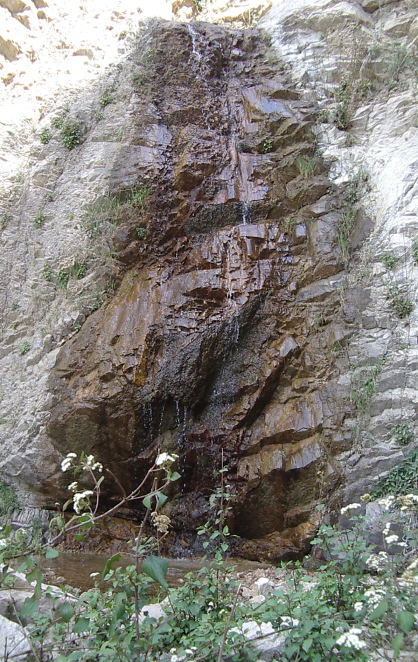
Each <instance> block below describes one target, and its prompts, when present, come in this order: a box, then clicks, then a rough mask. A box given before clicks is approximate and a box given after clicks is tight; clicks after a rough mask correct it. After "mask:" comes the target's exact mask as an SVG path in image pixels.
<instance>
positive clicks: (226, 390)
mask: <svg viewBox="0 0 418 662" xmlns="http://www.w3.org/2000/svg"><path fill="white" fill-rule="evenodd" d="M138 48H139V50H138V53H139V55H140V57H139V55H138V62H139V64H138V71H139V73H140V74H141V75H142V73H143V70H145V71H146V76H147V81H148V82H147V86H145V85H144V89H143V92H142V96H141V103H142V106H141V105H139V106H138V109H137V110H136V111H135V112H136V113H137V119H136V129H135V131H133V132H132V135H131V136H130V138H129V140H130V141H131V144H130V145H129V146H124V148H123V154H125V158H122V156H121V159H120V165H118V166H117V167H115V173H114V181H115V193H118V194H120V195H121V200H122V198H123V196H122V194H121V191H120V190H119V189H118V182H119V181H122V180H123V173H124V172H125V169H126V168H127V167H129V168H130V169H131V170H132V169H134V170H135V172H136V173H137V181H139V182H143V181H146V182H147V184H148V182H149V184H150V188H151V187H152V191H153V193H152V196H151V197H150V198H149V199H148V200H147V204H146V208H144V210H138V209H137V210H135V209H134V211H132V210H131V212H129V210H128V205H125V206H123V205H122V210H121V211H120V219H119V220H120V223H121V224H120V226H119V227H118V229H117V230H115V231H114V233H113V249H114V250H115V251H116V252H118V254H119V262H118V270H119V271H118V279H119V280H118V283H119V282H120V286H119V287H118V288H117V290H116V292H115V294H114V296H113V297H112V298H111V300H110V301H109V303H108V304H107V306H103V307H102V308H101V309H100V310H98V311H96V312H95V313H94V314H93V315H91V316H90V317H89V318H88V319H87V321H86V322H85V324H84V325H83V327H82V328H81V329H80V331H79V332H78V333H77V335H75V336H74V337H73V338H72V339H71V340H69V341H68V342H67V343H65V344H64V346H63V347H62V349H61V351H60V354H59V356H58V360H57V364H56V368H55V372H54V376H53V378H52V379H51V387H52V388H53V391H54V393H55V394H56V396H57V397H56V399H55V405H54V406H53V407H52V410H51V418H50V422H49V424H48V434H49V436H50V439H51V442H52V444H53V445H54V446H55V448H56V449H57V450H59V451H60V453H62V454H66V453H67V452H69V451H74V452H80V451H81V450H84V451H85V452H86V453H87V452H88V453H90V452H91V453H93V454H94V455H95V456H96V457H97V459H99V460H100V461H101V462H103V463H104V464H106V465H107V466H109V468H110V469H111V470H112V471H113V472H114V474H115V475H116V476H117V478H118V480H119V481H120V482H122V483H123V484H124V486H125V489H129V488H130V487H132V486H134V485H135V484H136V483H137V481H138V480H140V478H141V476H142V475H143V474H144V472H145V471H146V470H147V468H148V467H149V466H150V464H151V463H152V461H153V458H154V457H155V455H156V453H157V450H158V449H171V450H173V451H175V452H177V453H178V454H179V456H180V457H179V460H178V469H179V472H180V474H181V479H180V481H179V482H178V483H176V484H175V485H174V486H173V493H172V495H171V496H172V501H171V503H170V505H169V506H167V508H169V509H170V516H171V518H172V522H173V529H172V532H171V534H170V540H171V542H170V545H172V547H171V549H172V550H175V549H176V548H175V544H176V543H175V541H176V540H177V539H180V538H181V540H183V541H186V543H185V544H186V545H189V546H190V549H194V548H195V545H196V541H195V530H196V527H197V526H198V525H199V524H204V523H205V521H206V520H207V518H208V517H210V509H209V505H208V497H209V495H210V494H211V492H212V491H213V489H214V487H215V486H216V480H215V478H214V471H218V470H219V469H220V466H221V449H223V452H224V458H225V462H226V463H227V464H228V465H229V474H228V481H229V482H230V484H231V486H232V490H233V493H234V502H233V510H232V512H231V515H230V525H231V528H232V530H233V531H234V532H236V533H238V534H240V535H241V536H243V537H244V538H246V539H248V540H247V541H246V542H243V543H242V546H241V547H240V550H241V553H242V554H243V555H244V556H248V557H249V558H250V557H251V558H263V559H267V558H268V559H270V560H278V559H281V558H290V557H292V556H293V557H294V556H298V555H300V553H301V552H302V551H303V550H305V549H306V545H307V541H308V540H309V539H310V538H311V537H312V536H313V535H314V533H313V531H314V528H315V520H314V519H312V509H313V507H314V505H315V503H316V501H317V500H318V499H319V498H320V496H321V489H322V487H321V486H322V482H321V480H320V478H319V476H322V475H324V472H325V468H324V467H325V465H326V453H325V451H324V443H323V439H322V435H325V437H326V435H327V434H328V432H327V430H328V429H329V428H330V426H332V425H337V424H338V422H339V421H340V418H341V415H342V413H341V409H339V410H338V411H337V412H336V413H335V415H334V412H333V411H331V412H330V411H329V407H328V404H327V400H328V399H330V398H331V395H330V391H327V390H326V389H324V388H323V384H322V381H321V380H322V373H321V370H322V369H326V366H327V365H328V364H329V358H327V351H328V348H329V344H330V343H331V344H332V343H334V342H335V340H337V339H344V337H345V336H346V332H345V331H344V329H343V324H342V321H341V320H340V322H341V323H340V324H339V325H337V326H338V328H337V326H336V327H335V329H334V330H333V324H330V320H331V315H330V314H328V313H327V311H332V312H333V314H334V313H335V311H336V309H337V304H336V297H335V282H334V281H335V278H334V281H332V280H331V278H330V274H335V273H337V272H338V271H339V270H341V269H342V261H341V256H340V252H339V250H338V249H337V240H336V223H337V220H338V215H337V213H336V212H335V213H334V212H333V213H331V212H329V209H330V208H331V207H332V208H335V209H336V208H338V201H337V199H336V198H337V196H336V195H334V194H333V193H332V192H331V193H330V192H329V182H328V180H327V177H326V173H325V170H324V167H323V165H322V164H321V163H319V162H318V164H317V169H316V170H315V174H314V176H312V177H311V178H309V177H307V178H304V177H302V176H301V175H300V173H299V172H298V168H297V165H296V163H297V157H298V155H309V154H311V153H312V149H313V148H312V141H311V139H312V136H310V133H309V122H308V121H306V119H307V118H308V117H309V109H307V108H306V107H304V106H303V105H302V104H301V103H300V102H299V101H298V95H297V93H296V92H295V91H294V90H292V88H291V86H290V84H289V81H288V80H287V79H286V78H285V77H284V75H283V74H280V73H278V72H277V70H275V69H274V68H271V69H270V70H269V71H268V72H267V70H266V67H265V65H264V64H262V59H263V57H264V52H265V48H266V47H265V45H264V44H263V42H262V41H261V39H260V34H259V32H258V31H257V30H255V29H250V30H246V31H239V30H236V31H233V30H224V29H223V28H221V27H219V26H211V25H208V24H197V23H196V24H194V25H193V26H192V27H190V26H189V27H188V26H187V25H181V24H179V23H174V24H173V23H156V24H154V25H153V26H152V27H151V28H150V29H149V31H148V32H147V34H146V48H145V46H144V47H143V48H142V46H141V45H140V46H139V47H138ZM141 49H142V50H141ZM147 49H148V50H147ZM232 51H234V56H233V57H230V54H231V53H232ZM144 52H145V53H146V54H147V56H146V58H145V64H144ZM244 56H245V58H246V63H247V66H246V68H245V69H243V68H242V66H241V65H242V58H243V57H244ZM262 56H263V57H262ZM268 136H271V141H272V143H271V146H270V143H267V146H268V149H271V150H272V151H271V153H264V152H262V151H261V153H260V150H259V146H260V145H263V143H264V141H265V140H266V139H267V137H268ZM241 143H243V144H245V145H249V146H250V147H249V148H248V149H249V150H250V151H248V152H247V151H243V150H242V148H240V145H241ZM264 144H266V143H264ZM133 146H135V147H133ZM257 146H258V147H257ZM151 172H152V173H153V174H152V177H153V178H151V174H150V173H151ZM286 191H287V193H286ZM326 193H327V195H326V196H325V198H324V197H323V196H324V195H325V194H326ZM333 196H334V198H335V200H334V198H333ZM309 206H310V207H309ZM118 213H119V212H118ZM292 215H295V216H296V215H297V216H298V218H299V221H298V223H297V224H296V229H295V228H293V230H292V229H289V227H288V226H287V225H286V222H285V217H289V216H290V217H292ZM137 227H144V228H146V235H145V236H144V237H143V238H142V239H139V238H138V234H137ZM127 268H129V271H126V269H127ZM324 279H325V280H324ZM301 286H302V287H301ZM319 306H320V308H319ZM318 316H319V317H318ZM317 317H318V319H320V320H321V323H320V324H319V323H318V324H317V323H316V322H314V320H315V319H316V318H317ZM309 320H311V322H309ZM324 329H326V330H327V333H326V335H325V334H324ZM308 331H309V333H308ZM322 334H324V335H322ZM330 388H331V390H332V387H330ZM333 417H334V418H335V420H334V418H333ZM327 471H328V472H329V473H330V472H331V473H332V470H331V469H328V470H327ZM56 481H57V478H56V477H55V476H54V477H53V478H52V479H51V480H50V481H45V483H44V486H43V489H44V491H45V493H47V494H48V493H49V495H50V496H48V497H47V498H49V499H51V500H52V499H53V498H54V500H55V491H56ZM106 485H107V487H106ZM103 488H104V490H105V497H106V499H107V500H108V501H110V502H112V503H113V500H114V497H115V493H116V490H117V488H116V485H113V484H112V483H111V482H110V481H105V483H104V484H103ZM137 510H138V508H136V510H131V511H130V515H131V516H133V517H135V516H137V515H138V513H137V512H136V511H137ZM252 538H255V539H256V540H254V541H253V540H250V539H252ZM260 538H263V540H262V541H260V540H259V539H260Z"/></svg>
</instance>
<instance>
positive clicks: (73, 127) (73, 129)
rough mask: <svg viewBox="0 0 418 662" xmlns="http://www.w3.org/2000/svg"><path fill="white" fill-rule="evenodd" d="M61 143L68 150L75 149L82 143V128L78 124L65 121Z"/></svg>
mask: <svg viewBox="0 0 418 662" xmlns="http://www.w3.org/2000/svg"><path fill="white" fill-rule="evenodd" d="M61 141H62V144H63V145H64V146H65V147H66V148H67V149H74V147H76V146H77V145H79V144H80V143H81V141H82V126H81V124H79V123H78V122H72V121H71V120H65V121H64V122H63V124H62V127H61Z"/></svg>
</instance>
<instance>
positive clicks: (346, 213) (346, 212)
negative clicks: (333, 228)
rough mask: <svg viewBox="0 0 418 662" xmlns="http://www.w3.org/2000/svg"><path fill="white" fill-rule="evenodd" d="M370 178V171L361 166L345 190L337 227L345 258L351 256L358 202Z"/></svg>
mask: <svg viewBox="0 0 418 662" xmlns="http://www.w3.org/2000/svg"><path fill="white" fill-rule="evenodd" d="M368 178H369V177H368V173H367V172H366V171H365V170H363V169H362V168H360V169H359V170H358V171H357V172H356V173H355V174H354V175H353V176H352V177H351V179H350V180H349V181H348V183H347V187H346V190H345V206H344V209H343V215H342V218H341V220H340V222H339V224H338V227H337V238H338V243H339V245H340V248H341V252H342V254H343V258H344V259H345V260H348V259H349V257H350V251H351V243H350V239H351V234H352V231H353V228H354V223H355V220H356V216H357V203H358V201H359V199H360V196H361V194H362V192H363V190H364V189H365V188H366V187H367V185H368Z"/></svg>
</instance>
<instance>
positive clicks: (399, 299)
mask: <svg viewBox="0 0 418 662" xmlns="http://www.w3.org/2000/svg"><path fill="white" fill-rule="evenodd" d="M387 299H388V300H389V302H390V305H391V308H392V309H393V311H394V313H395V315H396V316H397V317H399V319H401V320H402V319H405V317H408V316H409V315H410V314H411V313H412V311H413V310H414V304H413V302H412V301H411V299H409V298H408V297H407V296H405V294H403V292H402V291H401V289H400V287H399V285H395V284H391V285H389V287H388V293H387Z"/></svg>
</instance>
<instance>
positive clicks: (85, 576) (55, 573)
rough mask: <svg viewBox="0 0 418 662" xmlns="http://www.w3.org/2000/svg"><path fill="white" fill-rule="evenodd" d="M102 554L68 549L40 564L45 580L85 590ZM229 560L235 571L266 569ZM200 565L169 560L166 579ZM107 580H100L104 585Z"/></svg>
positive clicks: (124, 559)
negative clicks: (76, 551) (73, 551)
mask: <svg viewBox="0 0 418 662" xmlns="http://www.w3.org/2000/svg"><path fill="white" fill-rule="evenodd" d="M108 558H109V557H108V556H106V555H104V554H89V553H83V554H72V553H71V552H60V554H59V556H58V557H57V558H56V559H50V560H47V561H44V562H43V563H42V567H43V569H44V572H46V577H45V579H46V580H47V581H48V582H50V583H51V584H53V583H54V582H55V583H58V584H62V583H65V584H68V585H69V586H73V587H74V588H79V589H81V590H82V591H86V590H87V589H89V588H92V587H93V586H94V582H95V578H94V577H91V574H92V573H94V572H98V573H100V574H99V576H97V577H96V579H98V580H100V576H101V574H102V572H103V570H104V567H105V565H106V561H107V560H108ZM133 563H134V559H133V557H131V556H128V555H126V554H121V558H120V560H119V561H118V562H117V563H115V564H114V567H118V566H119V567H123V568H126V566H127V565H133ZM228 563H230V564H231V565H233V566H235V567H236V570H237V572H250V571H253V570H257V569H258V568H269V567H270V566H269V565H268V564H266V563H257V562H256V561H243V560H242V559H228ZM201 567H202V561H201V560H200V559H197V558H195V559H169V566H168V573H167V581H168V584H169V585H170V586H180V585H181V584H182V583H183V582H184V577H185V575H187V573H189V572H197V570H199V568H201ZM105 585H106V583H105V582H104V583H103V586H105Z"/></svg>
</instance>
